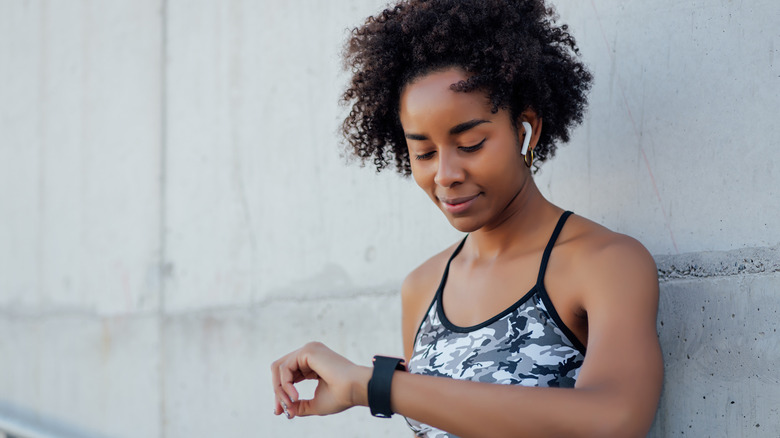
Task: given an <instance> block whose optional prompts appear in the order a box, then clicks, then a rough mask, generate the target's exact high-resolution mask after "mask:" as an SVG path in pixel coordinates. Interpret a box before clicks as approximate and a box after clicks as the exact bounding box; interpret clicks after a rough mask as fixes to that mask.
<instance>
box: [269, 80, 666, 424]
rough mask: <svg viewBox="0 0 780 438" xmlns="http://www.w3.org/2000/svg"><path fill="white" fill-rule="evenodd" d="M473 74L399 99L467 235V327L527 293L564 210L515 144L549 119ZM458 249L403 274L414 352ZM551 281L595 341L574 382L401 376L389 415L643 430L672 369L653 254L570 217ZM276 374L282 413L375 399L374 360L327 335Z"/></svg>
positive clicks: (432, 182)
mask: <svg viewBox="0 0 780 438" xmlns="http://www.w3.org/2000/svg"><path fill="white" fill-rule="evenodd" d="M466 78H467V75H466V73H465V72H464V71H462V70H460V69H458V68H449V69H444V70H441V71H436V72H432V73H429V74H427V75H425V76H423V77H421V78H418V79H416V80H414V81H413V82H412V83H410V84H407V85H406V86H405V88H404V90H403V92H402V94H401V100H400V119H401V124H402V126H403V129H404V133H405V135H406V138H407V144H408V148H409V152H410V156H411V158H412V174H413V176H414V180H415V182H416V183H417V185H418V186H420V188H421V189H422V190H423V191H424V192H425V193H426V194H427V195H428V196H429V197H430V198H431V200H432V201H433V202H434V204H435V205H436V206H437V207H438V208H439V209H440V210H441V211H442V212H443V213H444V215H445V216H446V217H447V219H448V220H449V222H450V224H452V226H454V227H455V228H456V229H458V230H460V231H464V232H468V233H470V234H469V238H468V239H467V240H466V243H465V245H464V247H463V250H462V251H461V253H460V254H459V255H458V256H457V257H456V258H455V259H453V261H452V265H451V268H450V273H449V279H448V281H447V285H446V288H445V290H444V294H443V305H444V311H445V313H446V314H447V317H448V318H449V319H450V320H451V321H452V322H453V323H454V324H456V325H459V326H472V325H476V324H479V323H481V322H483V321H486V320H487V319H489V318H490V317H492V316H493V315H496V314H498V313H500V312H501V311H502V310H504V309H506V308H507V307H509V306H510V305H512V304H513V303H514V302H516V301H517V300H518V299H519V298H520V297H521V296H523V295H525V293H526V292H527V291H528V290H530V289H531V287H532V286H533V284H534V283H535V282H536V276H537V272H538V269H539V264H540V262H541V258H542V253H543V251H544V247H545V245H546V243H547V241H548V239H549V237H550V235H551V234H552V231H553V229H554V227H555V224H556V222H557V221H558V218H559V217H560V215H561V213H562V212H563V210H562V209H560V208H558V207H557V206H555V205H553V204H552V203H550V202H549V201H547V200H546V199H545V198H544V197H543V196H542V195H541V193H540V192H539V190H538V188H537V186H536V184H535V183H534V180H533V178H532V176H531V173H530V171H529V170H528V168H527V167H526V166H525V164H524V163H523V157H522V155H521V154H520V152H519V150H520V147H519V144H522V140H523V137H524V135H525V132H523V131H524V130H523V128H522V127H520V128H519V129H518V128H516V127H518V126H521V122H523V121H526V122H528V123H530V124H531V126H532V127H533V136H532V139H531V146H532V147H533V146H534V145H535V144H536V142H537V141H538V137H539V133H540V132H541V129H543V123H542V120H541V118H539V117H537V115H536V114H535V113H534V112H533V111H532V110H530V109H529V110H527V111H525V112H523V113H522V114H521V115H520V117H519V118H518V120H515V121H514V122H515V123H513V120H512V119H511V117H510V115H509V112H508V111H506V110H503V109H502V110H499V111H498V112H497V113H492V112H491V108H490V105H489V103H488V101H487V97H486V95H485V94H484V93H481V92H470V93H458V92H455V91H452V90H451V89H450V85H451V84H453V83H456V82H458V81H460V80H463V79H466ZM454 128H457V129H454ZM475 146H476V147H475ZM454 248H455V245H453V246H452V247H450V248H448V249H446V250H444V251H442V252H441V253H439V254H437V255H435V256H433V257H432V258H430V259H429V260H428V261H426V262H425V263H423V264H422V265H421V266H419V267H418V268H417V269H415V270H414V271H413V272H411V273H410V274H409V275H408V276H407V278H406V279H405V280H404V283H403V286H402V300H403V340H404V353H405V356H406V359H407V361H408V360H409V358H410V356H411V353H412V346H413V342H414V336H415V334H416V331H417V328H418V327H419V324H420V322H421V321H422V319H423V317H424V315H425V313H426V311H427V309H428V305H429V304H430V302H431V300H432V299H433V296H434V294H435V291H436V288H437V287H438V284H439V281H440V279H441V273H442V271H443V270H444V266H445V264H446V262H447V259H448V258H449V256H450V255H451V254H452V252H453V250H454ZM544 284H545V288H546V289H547V291H548V294H549V296H550V299H551V300H552V302H553V304H554V306H555V308H556V309H557V311H558V313H559V315H560V317H561V319H562V320H563V322H564V323H565V324H566V325H567V326H568V327H569V328H570V329H571V330H572V332H573V333H574V334H575V335H576V336H577V338H578V339H579V340H580V341H581V342H582V344H583V345H585V346H586V348H587V354H586V356H585V361H584V364H583V365H582V368H581V370H580V374H579V377H578V379H577V383H576V385H575V387H574V388H565V389H564V388H532V387H522V386H516V385H496V384H487V383H478V382H471V381H460V380H454V379H446V378H439V377H431V376H422V375H415V374H410V373H405V372H396V373H395V375H394V377H393V382H392V389H391V406H392V409H393V411H394V412H396V413H399V414H402V415H405V416H408V417H411V418H414V419H416V420H419V421H422V422H424V423H427V424H430V425H432V426H435V427H437V428H439V429H442V430H446V431H448V432H451V433H454V434H455V435H457V436H460V437H463V438H468V437H485V436H490V437H518V436H532V437H544V436H567V437H578V436H584V437H593V436H599V437H612V436H615V437H632V436H645V435H646V434H647V431H648V430H649V428H650V425H651V423H652V420H653V416H654V414H655V411H656V407H657V403H658V399H659V397H660V391H661V382H662V378H663V363H662V357H661V350H660V347H659V344H658V337H657V334H656V316H657V308H658V280H657V273H656V267H655V263H654V261H653V259H652V257H651V256H650V254H649V253H648V252H647V250H646V249H645V248H644V247H643V246H642V245H641V244H640V243H639V242H637V241H636V240H634V239H632V238H630V237H628V236H625V235H621V234H618V233H614V232H612V231H610V230H608V229H606V228H604V227H602V226H600V225H598V224H595V223H593V222H591V221H589V220H587V219H585V218H582V217H580V216H577V215H572V216H571V217H570V218H569V220H568V221H567V222H566V225H565V226H564V228H563V230H562V232H561V234H560V236H559V238H558V240H557V242H556V244H555V247H554V249H553V252H552V256H551V258H550V261H549V265H548V268H547V273H546V276H545V279H544ZM474 291H479V293H474ZM271 370H272V383H273V386H274V392H275V397H276V404H275V407H274V413H275V414H277V415H279V414H282V413H284V412H285V411H286V412H287V414H288V416H289V417H290V418H292V417H295V416H307V415H326V414H332V413H336V412H340V411H343V410H345V409H348V408H350V407H352V406H367V394H366V387H367V383H368V380H369V379H370V377H371V369H370V368H368V367H362V366H358V365H355V364H354V363H352V362H350V361H349V360H347V359H345V358H344V357H342V356H340V355H338V354H336V353H335V352H333V351H331V350H330V349H329V348H327V347H326V346H324V345H322V344H320V343H310V344H307V345H305V346H303V347H302V348H301V349H299V350H296V351H294V352H291V353H290V354H288V355H285V356H284V357H282V358H280V359H279V360H277V361H275V362H274V363H273V364H272V366H271ZM304 379H318V381H319V383H318V386H317V389H316V391H315V395H314V398H313V399H312V400H299V399H298V392H297V391H296V389H295V387H294V384H295V383H297V382H299V381H301V380H304ZM464 394H468V397H464V396H463V395H464Z"/></svg>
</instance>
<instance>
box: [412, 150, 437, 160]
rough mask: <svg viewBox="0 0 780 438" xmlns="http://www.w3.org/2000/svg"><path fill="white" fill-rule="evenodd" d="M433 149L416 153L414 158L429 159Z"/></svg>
mask: <svg viewBox="0 0 780 438" xmlns="http://www.w3.org/2000/svg"><path fill="white" fill-rule="evenodd" d="M434 152H435V151H431V152H427V153H425V154H418V155H415V156H414V159H415V160H429V159H431V158H432V157H433V153H434Z"/></svg>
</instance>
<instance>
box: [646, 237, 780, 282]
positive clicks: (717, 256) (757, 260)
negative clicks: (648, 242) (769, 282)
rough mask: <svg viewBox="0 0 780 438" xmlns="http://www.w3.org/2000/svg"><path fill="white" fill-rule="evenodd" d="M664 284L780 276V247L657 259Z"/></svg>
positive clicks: (667, 256) (706, 252) (704, 252)
mask: <svg viewBox="0 0 780 438" xmlns="http://www.w3.org/2000/svg"><path fill="white" fill-rule="evenodd" d="M654 258H655V263H656V266H657V267H658V279H659V281H661V282H665V281H671V280H677V279H684V278H709V277H726V276H734V275H746V274H771V273H774V272H780V246H774V247H764V248H742V249H735V250H731V251H702V252H695V253H686V254H676V255H661V256H654Z"/></svg>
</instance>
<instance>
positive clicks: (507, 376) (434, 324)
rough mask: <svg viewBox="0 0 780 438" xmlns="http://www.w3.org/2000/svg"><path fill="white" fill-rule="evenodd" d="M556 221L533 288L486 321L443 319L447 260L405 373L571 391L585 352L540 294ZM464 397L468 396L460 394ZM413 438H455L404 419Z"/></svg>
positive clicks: (544, 293) (557, 228) (560, 223)
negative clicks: (468, 322) (472, 323)
mask: <svg viewBox="0 0 780 438" xmlns="http://www.w3.org/2000/svg"><path fill="white" fill-rule="evenodd" d="M571 214H572V212H570V211H566V212H564V213H563V214H562V215H561V217H560V219H559V220H558V223H557V225H556V226H555V230H554V231H553V234H552V236H551V237H550V241H549V242H548V243H547V247H546V248H545V250H544V253H543V255H542V263H541V266H540V267H539V275H538V277H537V280H536V284H535V285H534V286H533V287H532V288H531V290H530V291H528V293H526V294H525V295H524V296H523V297H522V298H520V299H519V300H518V301H517V302H515V303H514V304H512V305H511V306H510V307H509V308H507V309H506V310H504V311H503V312H501V313H499V314H498V315H495V316H494V317H492V318H490V319H488V320H487V321H485V322H483V323H481V324H478V325H475V326H471V327H460V326H457V325H455V324H453V323H452V322H450V320H448V319H447V315H445V314H444V307H443V305H442V293H443V292H444V285H445V284H446V282H447V275H448V274H449V270H450V263H452V259H454V258H455V256H457V255H458V253H459V252H460V250H461V249H463V244H464V243H465V242H466V239H467V238H468V236H466V237H465V238H464V239H463V241H461V243H460V245H458V248H457V249H456V250H455V252H453V253H452V256H450V259H449V260H448V261H447V266H446V268H445V269H444V274H443V276H442V279H441V283H440V284H439V288H438V289H437V291H436V295H435V296H434V298H433V300H432V302H431V305H430V306H429V308H428V311H427V313H426V315H425V318H423V320H422V322H421V323H420V327H419V328H418V330H417V334H416V335H415V339H414V347H413V350H412V357H411V359H410V361H409V371H410V372H412V373H415V374H424V375H429V376H440V377H449V378H453V379H460V380H473V381H477V382H489V383H499V384H505V385H523V386H542V387H563V388H565V387H574V383H575V382H576V381H577V376H578V374H579V370H580V367H581V366H582V362H583V361H584V360H585V347H584V346H583V345H582V343H581V342H580V341H579V340H578V339H577V337H576V336H574V333H572V331H571V330H570V329H569V328H568V327H566V325H565V324H564V323H563V321H562V320H561V318H560V316H558V312H556V311H555V307H553V304H552V302H551V301H550V297H549V296H548V295H547V291H546V290H545V288H544V274H545V271H546V270H547V262H548V261H549V259H550V253H551V252H552V249H553V246H554V245H555V241H556V240H557V238H558V235H559V234H560V232H561V229H562V228H563V224H564V223H565V222H566V219H567V218H568V217H569V216H570V215H571ZM464 396H466V397H467V396H468V395H467V394H464ZM406 421H407V423H408V424H409V427H410V428H411V429H412V431H414V432H415V434H416V435H417V436H418V437H424V438H457V437H456V436H455V435H453V434H450V433H447V432H444V431H442V430H439V429H437V428H435V427H432V426H429V425H427V424H423V423H420V422H418V421H415V420H412V419H411V418H407V419H406Z"/></svg>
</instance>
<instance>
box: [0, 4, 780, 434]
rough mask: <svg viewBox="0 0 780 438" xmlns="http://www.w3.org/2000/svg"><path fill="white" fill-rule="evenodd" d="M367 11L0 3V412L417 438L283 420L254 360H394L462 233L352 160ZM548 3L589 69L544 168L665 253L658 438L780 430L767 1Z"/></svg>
mask: <svg viewBox="0 0 780 438" xmlns="http://www.w3.org/2000/svg"><path fill="white" fill-rule="evenodd" d="M382 5H383V2H380V1H377V0H339V1H332V2H320V1H313V0H292V1H286V2H277V1H270V0H263V1H249V0H231V1H215V0H198V1H183V0H142V1H130V0H125V1H114V2H92V1H88V0H81V1H71V2H51V1H44V0H37V1H21V0H0V334H2V335H0V402H1V403H0V405H3V404H8V405H14V406H17V407H21V408H24V409H27V410H30V411H32V412H34V413H35V414H36V415H41V416H42V417H45V418H56V419H60V420H65V421H66V422H69V423H71V424H74V425H77V426H79V427H83V428H87V429H91V430H93V431H96V432H99V433H102V434H105V435H108V436H118V437H130V436H144V437H184V436H212V435H217V436H277V435H284V436H354V437H364V436H376V437H390V436H399V435H401V434H407V435H408V432H407V431H405V430H404V424H403V421H402V420H399V419H396V420H393V421H380V420H374V419H372V418H370V417H369V415H368V412H367V410H366V409H353V410H352V411H349V412H347V413H345V414H343V415H340V416H334V417H329V418H321V419H295V420H293V421H287V420H284V419H282V418H279V417H273V416H272V414H271V409H272V395H271V392H270V383H269V373H268V366H269V364H270V362H271V361H272V360H273V359H274V358H276V357H277V356H279V355H281V354H283V353H285V352H287V351H288V350H290V349H292V348H296V347H297V346H299V345H300V344H302V343H304V342H306V341H308V340H312V339H318V340H322V341H325V342H326V343H328V344H329V345H331V346H332V347H333V348H334V349H336V350H338V351H340V352H342V353H344V354H346V355H347V356H348V357H350V358H352V359H354V360H355V361H357V362H359V363H366V364H367V363H368V362H369V359H370V357H371V356H372V355H373V354H375V353H387V354H400V350H401V347H400V306H399V297H398V289H399V285H400V282H401V280H402V279H403V276H404V275H405V273H406V272H408V271H409V270H411V269H412V268H413V267H414V266H416V265H417V264H419V263H420V262H422V261H423V260H424V259H425V258H426V257H428V256H429V255H431V254H433V253H434V252H436V251H438V250H440V249H441V248H443V247H445V246H446V245H448V244H450V243H451V242H453V241H454V240H455V239H457V238H458V234H457V233H456V232H455V231H454V230H452V229H451V228H449V226H448V225H447V224H446V221H445V220H444V219H443V218H442V217H441V215H440V214H439V213H438V212H437V211H435V209H434V207H432V206H431V205H429V201H428V200H427V198H426V197H425V195H424V194H422V193H421V192H419V189H416V187H414V184H413V183H412V182H411V181H410V180H404V179H402V178H399V177H397V176H394V175H375V174H374V172H373V171H372V170H370V169H362V168H360V167H359V166H356V165H352V166H345V165H344V161H345V160H344V158H343V157H341V156H340V154H339V151H340V146H339V145H338V137H337V135H336V131H337V128H338V123H339V121H340V119H341V118H342V117H343V115H344V109H343V108H340V107H338V106H337V104H336V102H337V100H338V97H339V92H340V90H341V88H342V86H343V84H344V83H345V74H344V73H343V72H342V71H341V69H340V60H339V51H340V47H341V44H342V43H343V41H344V39H345V37H346V34H347V29H348V28H349V27H351V26H354V25H356V24H358V23H360V22H361V21H362V19H363V18H365V17H366V16H367V15H369V14H372V13H375V12H377V11H378V10H379V9H380V7H381V6H382ZM557 5H558V9H559V12H560V14H561V18H562V21H564V22H566V23H569V24H570V26H571V28H572V31H573V33H574V35H575V36H576V37H577V39H578V42H579V44H580V48H581V51H582V54H583V59H584V60H585V62H586V63H587V64H588V65H589V66H590V68H591V69H592V71H593V72H594V74H595V77H596V82H595V86H594V88H593V90H592V92H591V98H590V101H591V107H590V111H589V113H588V115H587V119H586V121H585V123H584V124H583V126H582V127H580V128H579V129H578V130H577V131H576V132H575V135H574V137H573V139H572V141H571V142H570V145H567V146H565V147H563V148H562V149H561V150H560V151H559V157H556V159H555V160H553V161H551V162H550V163H548V164H547V165H546V166H545V167H544V168H543V170H542V172H541V173H540V174H539V175H538V177H537V180H538V183H539V185H540V187H541V188H542V190H543V192H544V193H545V194H546V195H547V196H548V197H549V198H550V199H551V200H553V202H556V203H557V204H559V205H561V206H564V207H566V208H569V209H572V210H574V211H575V212H577V213H579V214H582V215H584V216H587V217H590V218H592V219H594V220H596V221H599V222H601V223H603V224H605V225H607V226H609V227H611V228H613V229H615V230H618V231H620V232H623V233H626V234H630V235H633V236H635V237H637V238H639V239H640V240H641V241H642V242H643V243H644V244H645V245H646V246H647V247H648V248H649V249H650V250H651V252H652V253H653V254H655V255H656V261H657V263H658V266H659V275H660V278H661V288H662V299H661V306H660V316H659V325H658V329H659V335H660V337H661V341H662V346H663V350H664V356H665V359H666V380H665V387H664V395H663V399H662V402H661V405H660V408H659V412H658V416H657V419H656V423H655V425H654V427H653V430H652V432H651V436H658V437H662V436H673V435H687V436H724V437H725V436H777V435H780V415H778V414H780V413H779V412H778V406H780V395H778V394H780V391H778V389H780V372H778V371H777V369H776V368H775V367H774V364H777V363H780V337H778V334H777V329H776V326H777V324H776V321H777V318H778V310H777V309H778V307H780V306H779V304H780V293H778V292H777V291H778V290H780V249H779V248H780V229H779V228H778V227H777V226H776V224H775V223H774V220H773V219H774V218H776V217H777V216H778V215H779V214H780V202H778V201H777V198H778V189H777V187H780V170H779V169H778V168H777V163H778V162H780V160H778V159H780V149H779V148H778V143H777V140H776V139H777V138H779V137H780V124H778V123H776V122H775V120H774V119H775V118H776V115H777V113H778V110H780V66H778V62H777V60H776V58H777V57H778V50H779V49H780V36H779V35H778V32H777V30H776V22H777V18H778V17H779V16H780V3H778V2H777V1H775V0H756V1H752V2H741V1H730V0H711V1H704V2H702V1H691V0H686V1H672V0H662V1H658V2H640V1H633V0H632V1H618V0H592V1H590V0H589V1H577V2H571V1H570V2H563V1H559V2H557ZM418 192H419V193H418ZM309 389H311V388H309Z"/></svg>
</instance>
